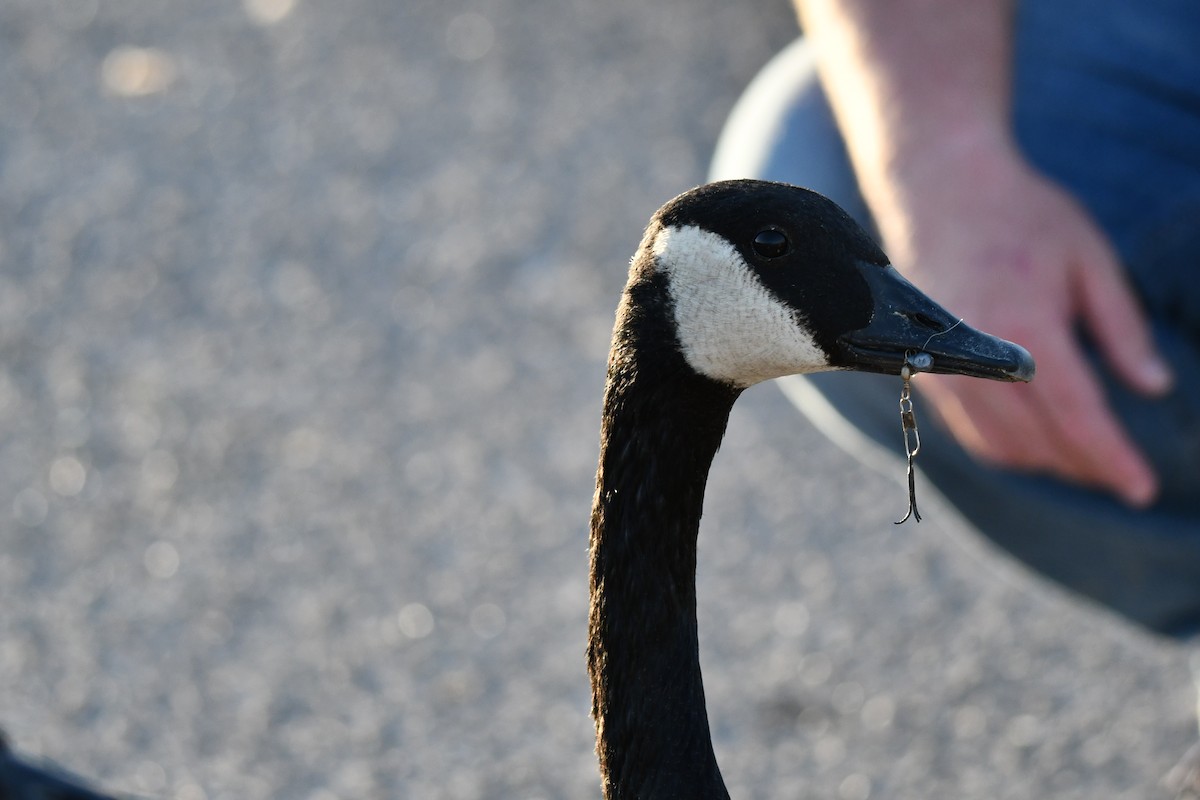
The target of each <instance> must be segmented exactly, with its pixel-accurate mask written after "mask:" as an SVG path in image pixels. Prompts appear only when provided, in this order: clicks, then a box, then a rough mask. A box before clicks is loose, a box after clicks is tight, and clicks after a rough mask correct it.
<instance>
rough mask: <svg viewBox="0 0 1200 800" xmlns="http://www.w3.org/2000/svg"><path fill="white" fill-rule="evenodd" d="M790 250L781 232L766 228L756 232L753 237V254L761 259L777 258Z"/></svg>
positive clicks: (786, 239) (785, 237)
mask: <svg viewBox="0 0 1200 800" xmlns="http://www.w3.org/2000/svg"><path fill="white" fill-rule="evenodd" d="M789 249H791V247H790V242H788V238H787V236H785V235H784V233H783V231H777V230H775V229H774V228H767V229H766V230H762V231H759V232H758V235H757V236H755V237H754V252H756V253H758V254H759V255H760V256H762V257H763V258H779V257H780V256H781V255H784V254H785V253H787V252H788V250H789Z"/></svg>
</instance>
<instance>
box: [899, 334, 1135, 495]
mask: <svg viewBox="0 0 1200 800" xmlns="http://www.w3.org/2000/svg"><path fill="white" fill-rule="evenodd" d="M1039 362H1040V363H1039V375H1038V377H1037V378H1036V379H1035V380H1034V382H1033V383H1032V384H1030V385H1028V386H996V385H994V384H985V383H983V382H980V381H973V380H970V379H959V378H948V377H943V376H929V377H928V379H925V378H923V379H922V380H923V385H922V386H921V389H922V392H923V394H925V395H926V396H927V397H928V398H929V400H930V402H932V403H933V404H934V406H935V407H936V409H937V412H938V414H939V416H940V417H941V418H942V420H943V422H944V423H945V424H946V426H947V427H948V428H949V429H950V431H951V433H952V434H953V435H954V437H955V439H956V440H957V441H958V442H959V443H960V444H961V445H962V446H963V447H964V449H966V450H967V451H968V452H970V453H971V454H972V455H974V456H975V457H977V458H979V459H981V460H982V461H984V462H986V463H990V464H993V465H995V466H998V467H1001V468H1004V469H1011V470H1018V471H1026V472H1038V473H1047V474H1051V475H1054V476H1056V477H1058V478H1059V479H1062V480H1066V481H1069V482H1072V483H1077V484H1082V485H1085V486H1091V487H1094V488H1098V489H1103V490H1106V491H1109V492H1112V493H1113V494H1115V495H1117V496H1118V497H1120V498H1121V499H1122V500H1124V501H1125V502H1126V503H1129V504H1130V505H1134V506H1144V505H1146V504H1147V503H1149V502H1151V501H1152V500H1153V498H1154V496H1155V494H1156V493H1157V479H1156V477H1155V476H1154V473H1153V471H1152V469H1151V468H1150V466H1149V465H1148V464H1147V463H1146V461H1145V459H1144V458H1143V457H1142V456H1141V454H1140V453H1139V452H1138V450H1137V449H1136V447H1134V445H1133V443H1132V442H1131V441H1130V440H1129V438H1128V436H1127V435H1126V434H1125V433H1124V431H1123V430H1122V429H1121V427H1120V425H1119V423H1118V422H1117V420H1116V419H1115V418H1114V417H1113V415H1112V413H1111V412H1110V411H1109V409H1108V407H1107V405H1106V403H1105V401H1104V398H1103V394H1102V392H1101V390H1100V388H1099V386H1098V384H1097V383H1096V381H1095V378H1094V376H1092V375H1091V373H1090V371H1089V370H1088V368H1087V365H1086V362H1084V361H1083V360H1082V357H1081V356H1079V355H1078V354H1077V353H1074V352H1069V351H1068V350H1067V349H1064V350H1063V351H1062V352H1060V353H1054V354H1051V353H1048V352H1046V351H1045V350H1043V352H1042V353H1040V354H1039Z"/></svg>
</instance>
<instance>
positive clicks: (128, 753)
mask: <svg viewBox="0 0 1200 800" xmlns="http://www.w3.org/2000/svg"><path fill="white" fill-rule="evenodd" d="M793 34H794V24H793V22H792V20H791V17H790V13H789V11H788V9H787V7H786V5H785V3H784V2H783V1H782V0H777V1H776V2H773V3H770V4H768V3H739V4H730V3H725V2H720V0H688V2H684V0H660V1H659V2H656V3H653V4H644V3H640V2H633V0H618V1H617V2H610V3H579V2H567V3H562V2H550V0H474V1H473V2H449V3H444V2H434V1H433V0H408V2H401V3H392V2H385V1H384V0H344V1H343V2H330V1H329V0H295V2H293V1H292V0H245V2H243V1H242V0H219V1H218V2H213V3H183V2H162V1H161V0H106V1H105V2H100V0H3V2H0V39H2V40H3V47H0V108H3V109H4V113H3V114H2V115H0V243H2V245H3V247H2V248H0V519H2V520H3V522H2V524H0V724H3V726H4V728H5V729H6V730H7V732H8V734H9V735H10V737H11V739H12V740H13V743H14V744H15V746H16V747H17V748H19V749H20V750H22V751H24V752H26V753H31V754H38V755H41V756H45V757H47V758H52V759H54V760H56V761H58V762H60V763H62V764H65V765H67V766H68V767H70V768H71V769H73V770H75V771H77V772H79V773H82V774H84V775H87V776H89V777H92V778H94V779H95V780H97V781H99V782H100V783H101V784H102V785H104V786H105V787H108V788H110V789H111V790H114V791H121V792H130V793H136V794H138V795H140V796H146V797H154V798H176V799H177V800H217V799H218V798H228V799H229V800H256V799H257V798H285V799H286V800H291V798H297V799H298V800H306V799H311V800H333V799H334V798H345V799H346V800H349V799H350V798H356V799H357V798H368V797H371V798H376V797H378V798H420V799H423V798H448V799H450V800H475V799H477V798H478V799H480V800H483V799H485V798H487V799H490V798H518V799H519V800H534V799H535V798H544V799H545V800H550V799H551V798H595V797H598V794H599V792H598V781H597V777H596V771H595V766H594V761H593V755H592V732H591V723H590V721H589V719H588V689H587V680H586V677H585V674H584V662H583V644H584V628H585V619H586V560H587V554H586V520H587V516H588V507H589V503H590V499H591V494H592V480H593V472H594V467H595V457H596V441H597V427H598V422H599V399H600V392H601V387H602V380H603V364H604V358H605V355H606V350H607V340H608V335H609V330H610V326H611V322H612V313H613V309H614V308H615V305H616V300H617V295H618V293H619V291H620V287H621V285H622V283H623V281H624V272H625V265H626V263H627V260H628V258H629V256H630V255H631V253H632V251H633V248H634V247H635V246H636V244H637V242H638V240H639V237H640V233H641V228H642V226H643V225H644V224H645V221H646V220H647V219H648V217H649V215H650V213H651V212H652V211H653V210H654V209H655V208H656V207H657V206H658V205H659V204H660V203H661V202H663V201H664V200H666V199H667V198H669V197H671V196H672V195H674V194H676V193H677V192H679V191H681V190H683V189H685V188H687V187H688V186H691V185H693V184H695V183H697V182H699V181H700V180H701V179H702V176H703V174H704V169H705V165H706V159H707V156H708V153H709V151H710V150H711V147H712V144H713V142H714V140H715V138H716V134H717V131H718V130H719V127H720V124H721V121H722V119H723V117H724V115H725V113H726V112H727V111H728V109H729V107H730V106H731V104H732V103H733V101H734V99H735V97H736V96H737V93H738V91H739V90H740V88H741V87H742V86H744V85H745V83H746V82H747V81H748V80H749V78H750V77H751V75H753V73H754V72H755V70H756V69H757V68H758V67H759V66H760V65H761V64H762V63H763V62H764V61H765V60H766V59H767V58H769V57H770V55H771V54H772V53H773V52H775V51H776V50H777V49H778V48H779V47H781V46H782V45H783V44H784V43H786V42H787V41H788V40H789V39H790V38H791V37H792V36H793ZM904 504H905V498H904V485H903V472H902V470H901V469H899V468H898V469H897V470H896V472H895V474H893V475H876V474H874V473H871V472H867V471H864V470H863V469H862V468H860V467H858V466H857V465H855V464H854V463H852V462H851V461H849V460H848V459H847V458H846V457H845V456H843V455H842V454H841V453H840V452H838V451H837V450H836V449H834V448H833V447H832V446H831V445H829V444H827V443H826V442H825V441H824V440H823V439H822V438H821V437H820V436H819V435H818V434H817V433H815V432H814V431H813V430H812V429H811V428H810V427H809V426H808V425H807V423H805V422H804V421H803V420H802V419H801V418H800V417H799V416H798V415H797V414H796V413H794V412H793V411H792V410H791V408H790V406H789V405H788V403H787V402H786V400H784V399H783V397H782V395H781V394H780V393H779V392H778V391H777V390H776V389H775V388H774V387H771V386H764V387H759V388H756V389H754V390H752V391H750V392H748V393H747V395H746V396H745V397H744V398H743V400H742V401H741V402H740V404H739V406H738V408H737V409H735V412H734V417H733V420H732V422H731V425H730V431H729V437H728V440H727V444H726V446H725V448H724V450H723V452H722V454H721V455H720V456H719V457H718V460H717V465H716V467H715V472H714V475H713V478H712V481H711V483H710V492H709V505H708V510H707V514H706V517H705V527H704V533H703V535H702V544H701V555H700V557H701V574H700V595H701V615H702V617H701V631H702V639H703V641H702V645H703V660H704V665H705V674H706V678H707V686H708V691H709V711H710V715H711V717H712V718H713V720H714V735H715V737H716V747H717V750H718V756H719V758H720V760H721V762H722V765H723V768H724V771H725V774H726V777H727V780H728V783H729V784H730V787H731V789H732V790H733V791H734V793H735V796H736V797H738V798H765V797H768V796H772V797H780V796H782V797H796V796H801V795H803V796H812V797H826V798H840V799H841V800H866V798H868V797H871V798H914V800H915V799H917V798H919V799H920V800H937V799H938V798H946V799H947V800H951V799H953V800H961V798H985V797H986V798H992V799H996V798H1014V799H1016V798H1022V799H1024V798H1034V797H1056V798H1057V797H1062V798H1089V800H1090V799H1091V798H1096V797H1103V798H1165V797H1166V796H1167V795H1166V794H1165V792H1164V791H1163V790H1161V789H1159V788H1158V787H1157V786H1156V783H1157V781H1158V779H1159V777H1160V776H1161V775H1162V774H1163V773H1164V772H1165V771H1166V770H1167V769H1168V768H1169V767H1170V765H1171V764H1172V763H1173V762H1174V761H1175V759H1176V758H1177V757H1178V756H1179V755H1180V754H1181V753H1182V752H1183V751H1184V749H1186V747H1187V746H1188V745H1190V744H1191V742H1192V740H1193V738H1194V722H1193V717H1192V707H1193V694H1192V689H1191V687H1190V682H1189V679H1188V671H1187V667H1186V662H1187V654H1186V653H1185V652H1184V651H1183V650H1182V649H1180V648H1177V647H1174V646H1171V645H1168V644H1166V643H1163V642H1159V641H1156V640H1152V639H1150V638H1147V637H1144V636H1142V635H1140V634H1138V633H1136V632H1134V631H1132V630H1129V629H1127V628H1124V627H1123V626H1121V625H1120V624H1118V623H1116V622H1115V621H1113V620H1111V619H1109V618H1107V617H1106V616H1104V615H1102V614H1100V613H1098V612H1095V611H1093V610H1091V609H1088V608H1083V607H1080V606H1078V605H1075V604H1073V603H1072V602H1071V601H1070V600H1069V599H1067V598H1065V597H1063V596H1061V595H1059V594H1058V593H1057V592H1055V591H1053V590H1051V589H1048V588H1047V587H1045V586H1041V585H1038V584H1035V583H1034V582H1033V581H1032V580H1031V579H1030V578H1028V577H1027V576H1026V575H1025V574H1024V573H1022V572H1021V571H1020V570H1018V569H1016V568H1014V567H1012V566H1011V565H1009V564H1007V563H1005V562H1003V561H1001V560H1000V559H998V558H996V557H995V556H994V555H993V554H991V553H989V552H987V551H986V549H985V548H984V547H983V546H982V545H980V544H979V543H978V542H976V541H975V540H973V539H972V538H971V537H970V535H969V534H967V533H966V532H965V531H964V529H963V528H962V526H961V524H960V523H959V522H957V521H956V519H955V517H954V515H953V513H952V512H951V511H950V510H948V509H947V508H945V507H943V506H939V505H938V504H937V503H936V501H935V499H934V498H933V497H932V495H931V494H929V493H925V494H924V495H923V497H922V509H923V511H924V512H925V513H926V518H927V521H926V522H925V523H923V524H922V525H920V526H915V525H912V524H909V525H907V526H905V527H904V528H901V529H896V528H894V526H893V525H892V524H891V522H892V520H893V519H894V518H896V517H897V516H898V515H899V514H900V513H902V511H903V507H904Z"/></svg>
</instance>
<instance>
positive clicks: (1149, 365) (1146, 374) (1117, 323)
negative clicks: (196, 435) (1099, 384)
mask: <svg viewBox="0 0 1200 800" xmlns="http://www.w3.org/2000/svg"><path fill="white" fill-rule="evenodd" d="M1078 258H1079V263H1078V264H1077V265H1076V269H1075V270H1074V271H1073V273H1072V275H1073V279H1074V282H1075V286H1074V287H1073V289H1074V293H1075V295H1076V297H1077V298H1078V301H1079V314H1080V316H1081V317H1082V320H1083V323H1084V325H1085V326H1086V327H1087V330H1088V332H1089V333H1090V334H1091V335H1092V338H1093V339H1094V340H1095V342H1096V345H1097V347H1098V348H1099V350H1100V352H1101V354H1102V355H1103V357H1104V358H1105V360H1106V361H1107V362H1108V364H1109V365H1110V366H1111V367H1112V368H1113V370H1114V371H1115V372H1116V373H1117V375H1119V376H1120V377H1121V379H1122V380H1124V381H1125V382H1126V383H1127V384H1128V385H1129V386H1131V387H1132V388H1134V389H1136V390H1138V391H1140V392H1143V393H1145V394H1147V395H1151V396H1154V395H1160V394H1163V393H1164V392H1166V391H1167V390H1169V389H1170V387H1171V384H1172V380H1173V379H1172V375H1171V369H1170V367H1169V366H1168V365H1167V363H1166V361H1165V360H1164V359H1163V358H1162V356H1161V355H1160V354H1159V352H1158V349H1157V347H1155V344H1154V337H1153V336H1152V334H1151V331H1150V324H1149V322H1148V321H1147V319H1146V315H1145V314H1144V312H1143V311H1142V308H1141V305H1140V303H1139V302H1138V300H1137V297H1136V296H1135V295H1134V293H1133V291H1132V289H1131V288H1130V286H1129V284H1128V282H1127V280H1126V279H1125V276H1124V275H1123V273H1122V271H1121V268H1120V266H1119V265H1118V263H1117V259H1116V255H1115V253H1113V251H1112V248H1111V247H1110V246H1109V245H1108V243H1107V242H1106V241H1104V240H1103V239H1101V238H1099V237H1094V236H1093V237H1091V238H1090V239H1088V240H1086V242H1085V246H1084V248H1083V249H1082V250H1081V252H1080V254H1079V256H1078Z"/></svg>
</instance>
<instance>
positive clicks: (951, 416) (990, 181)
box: [877, 151, 1171, 506]
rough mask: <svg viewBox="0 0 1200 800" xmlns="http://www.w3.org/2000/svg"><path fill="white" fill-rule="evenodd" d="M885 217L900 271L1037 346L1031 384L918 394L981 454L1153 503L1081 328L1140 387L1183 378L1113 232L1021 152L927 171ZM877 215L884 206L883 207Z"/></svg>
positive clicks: (1147, 471) (927, 382)
mask: <svg viewBox="0 0 1200 800" xmlns="http://www.w3.org/2000/svg"><path fill="white" fill-rule="evenodd" d="M892 196H893V197H895V198H897V199H898V202H896V203H894V204H890V208H885V209H883V212H884V213H882V214H880V215H879V216H877V220H878V221H879V224H880V228H881V230H882V232H883V234H884V238H885V243H886V245H887V248H888V252H889V253H890V254H891V255H892V256H893V258H894V260H895V262H896V266H897V267H898V268H899V269H900V270H901V271H902V272H905V273H906V274H907V275H908V276H909V277H910V278H911V279H912V280H913V282H914V283H916V284H917V285H918V286H920V287H921V288H922V289H923V290H924V291H926V292H928V293H929V294H930V295H932V296H933V297H935V298H936V299H938V300H939V301H940V302H942V303H944V304H945V305H946V307H947V308H949V309H951V310H952V311H953V312H954V313H955V314H961V315H963V318H964V319H965V320H966V321H967V322H968V323H969V324H971V325H972V326H974V327H977V328H979V329H981V330H985V331H988V332H990V333H994V334H996V335H999V336H1002V337H1004V338H1006V339H1010V340H1012V341H1015V342H1018V343H1020V344H1022V345H1024V346H1025V347H1027V348H1028V349H1029V350H1030V352H1031V353H1032V354H1033V356H1034V358H1035V360H1036V361H1037V377H1036V379H1035V380H1034V381H1033V382H1032V383H1031V384H1028V385H1004V386H997V385H995V384H992V383H984V382H982V381H973V380H970V379H964V378H958V377H953V376H944V375H928V376H921V377H920V378H919V379H918V382H917V386H918V389H919V390H921V391H922V392H923V393H924V394H925V395H926V396H927V397H928V398H929V400H930V402H931V403H932V404H933V405H934V407H935V409H936V410H937V412H938V414H939V415H940V416H941V418H942V419H943V420H944V422H945V423H946V425H947V426H948V427H949V429H950V431H951V433H952V434H953V435H954V436H955V438H956V439H957V440H958V441H959V443H960V444H962V446H963V447H964V448H966V449H967V450H968V451H969V452H971V453H972V454H974V455H975V456H976V457H978V458H980V459H982V460H984V461H987V462H990V463H993V464H996V465H999V466H1002V467H1006V468H1011V469H1017V470H1027V471H1034V472H1043V473H1049V474H1051V475H1055V476H1057V477H1059V478H1062V479H1065V480H1068V481H1071V482H1074V483H1078V484H1081V485H1084V486H1089V487H1093V488H1098V489H1103V490H1107V491H1110V492H1112V493H1113V494H1115V495H1117V496H1118V497H1120V498H1121V499H1123V500H1124V501H1125V502H1126V503H1128V504H1130V505H1133V506H1145V505H1148V504H1150V503H1151V502H1153V500H1154V498H1155V496H1156V494H1157V492H1158V481H1157V478H1156V476H1155V475H1154V472H1153V470H1152V469H1151V467H1150V465H1149V464H1148V463H1147V461H1146V459H1145V458H1144V457H1143V455H1142V454H1141V453H1140V452H1139V451H1138V449H1137V448H1136V447H1135V445H1134V444H1133V442H1132V441H1131V440H1130V438H1129V436H1128V435H1127V434H1126V433H1125V431H1124V430H1123V428H1122V427H1121V425H1120V423H1119V422H1118V420H1117V419H1116V417H1115V416H1114V415H1113V413H1112V411H1111V410H1110V409H1109V407H1108V405H1107V403H1106V401H1105V398H1104V394H1103V391H1102V388H1101V385H1100V382H1099V380H1098V377H1097V375H1096V374H1095V373H1094V371H1093V369H1092V367H1091V365H1090V363H1089V362H1088V361H1087V359H1086V358H1085V356H1084V353H1083V350H1082V348H1081V345H1080V341H1079V339H1078V336H1077V334H1076V331H1078V330H1082V331H1085V332H1086V333H1087V334H1088V335H1089V337H1090V339H1091V340H1092V341H1093V342H1094V344H1095V346H1096V347H1097V349H1098V351H1099V353H1100V355H1101V357H1102V359H1103V361H1104V362H1105V364H1106V365H1107V366H1109V367H1111V368H1112V369H1113V371H1114V372H1115V373H1116V374H1117V375H1118V376H1119V377H1120V378H1121V379H1122V380H1123V381H1125V382H1126V383H1127V384H1128V385H1129V386H1130V387H1132V388H1133V389H1135V390H1137V391H1140V392H1143V393H1145V394H1147V395H1156V394H1161V393H1163V392H1165V391H1167V390H1168V389H1169V387H1170V384H1171V375H1170V372H1169V369H1168V367H1167V366H1166V364H1165V363H1164V362H1163V360H1162V359H1161V357H1160V356H1159V355H1158V353H1157V351H1156V349H1155V346H1154V343H1153V340H1152V337H1151V335H1150V330H1149V327H1148V325H1147V322H1146V319H1145V317H1144V316H1143V314H1142V311H1141V309H1140V306H1139V304H1138V302H1137V299H1136V298H1135V296H1134V295H1133V294H1132V292H1131V290H1130V288H1129V286H1128V284H1127V283H1126V281H1125V278H1124V275H1123V272H1122V270H1121V267H1120V266H1119V265H1118V263H1117V260H1116V256H1115V254H1114V252H1113V250H1112V248H1111V246H1110V245H1109V243H1108V241H1107V238H1106V237H1105V236H1104V234H1103V233H1102V232H1101V231H1100V230H1099V229H1098V228H1097V227H1096V225H1095V223H1093V222H1092V221H1091V219H1090V218H1089V217H1088V216H1087V214H1086V213H1085V212H1084V211H1083V210H1082V209H1081V208H1080V206H1079V205H1078V204H1077V203H1076V202H1075V201H1074V200H1073V199H1072V198H1070V197H1069V196H1068V195H1067V194H1066V193H1065V192H1063V191H1062V190H1061V189H1060V188H1058V187H1057V186H1056V185H1055V184H1053V183H1052V182H1050V181H1049V180H1047V179H1046V178H1044V177H1042V176H1040V175H1038V174H1037V173H1036V172H1034V171H1033V170H1032V169H1031V168H1030V167H1028V166H1027V165H1026V164H1025V163H1024V161H1023V160H1022V159H1021V158H1020V157H1019V156H1018V155H1016V154H1015V153H1014V152H1007V153H997V152H995V151H990V152H986V153H982V154H981V153H980V152H972V153H963V154H960V155H959V156H957V157H951V158H949V159H947V160H946V161H944V162H943V163H940V164H939V165H938V166H937V167H936V168H934V169H926V170H925V171H923V172H921V171H918V177H916V179H914V180H910V181H909V182H908V183H907V184H906V185H905V186H903V187H902V190H901V191H898V192H896V193H895V194H894V195H892ZM877 214H879V211H878V210H877Z"/></svg>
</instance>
